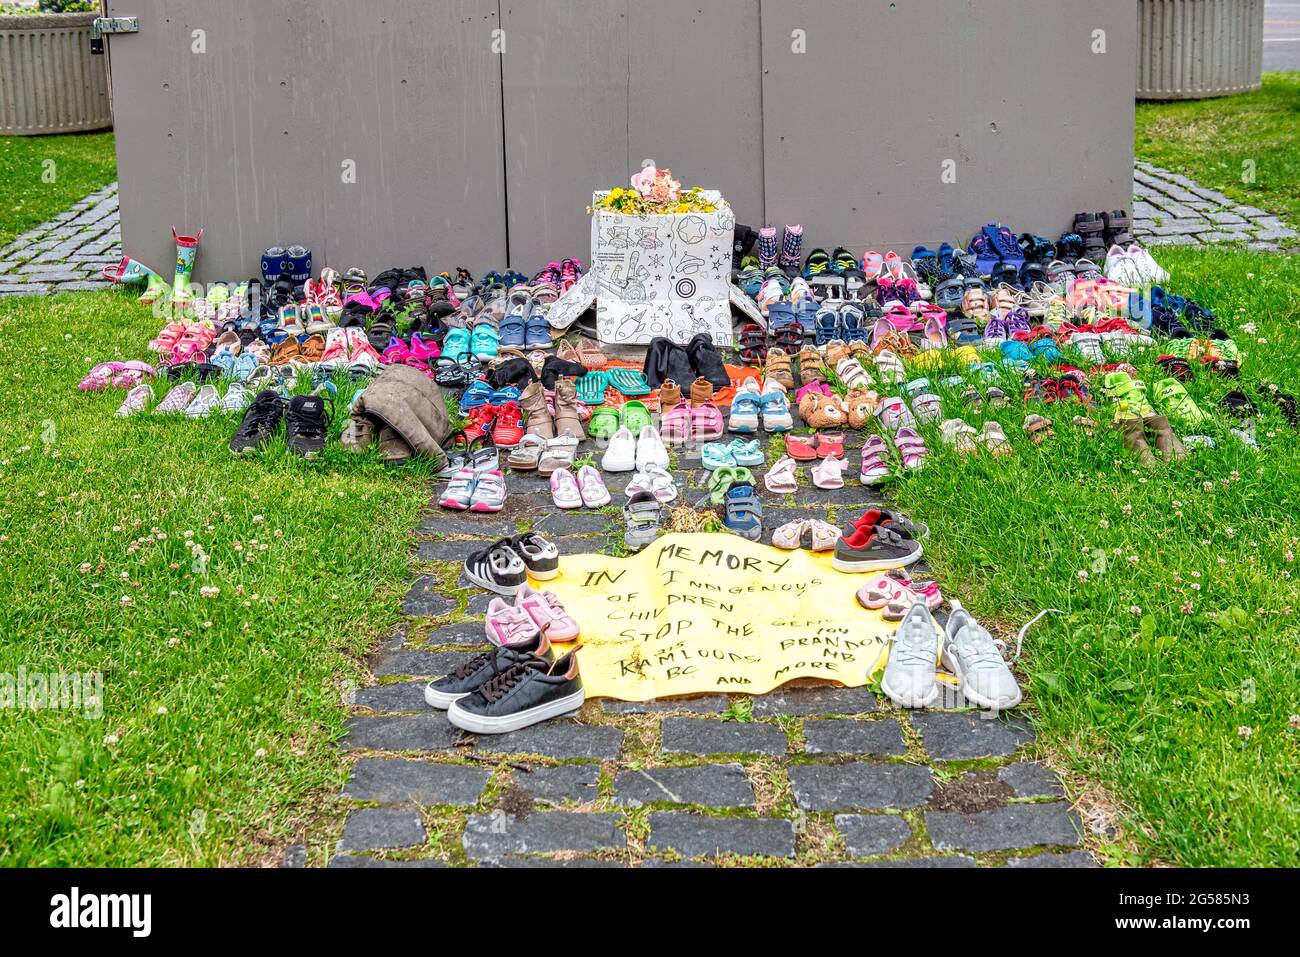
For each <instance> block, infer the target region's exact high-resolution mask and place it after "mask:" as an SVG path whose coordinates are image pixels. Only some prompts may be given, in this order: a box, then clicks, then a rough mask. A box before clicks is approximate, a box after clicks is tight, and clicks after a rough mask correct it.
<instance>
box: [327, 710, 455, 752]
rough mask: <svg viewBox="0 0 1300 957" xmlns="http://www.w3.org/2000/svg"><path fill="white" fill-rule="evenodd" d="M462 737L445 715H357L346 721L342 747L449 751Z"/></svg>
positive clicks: (374, 749)
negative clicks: (346, 730)
mask: <svg viewBox="0 0 1300 957" xmlns="http://www.w3.org/2000/svg"><path fill="white" fill-rule="evenodd" d="M460 740H461V732H460V729H459V728H457V727H453V726H452V724H451V722H449V721H448V720H447V717H446V715H444V714H442V713H441V712H438V713H436V714H418V715H400V716H393V717H387V716H381V715H358V716H357V717H355V718H351V719H350V720H349V721H348V732H347V734H346V735H345V736H344V738H343V741H342V742H341V746H342V747H344V748H346V749H348V750H369V751H449V750H451V749H452V748H454V747H456V745H457V743H458V742H459V741H460Z"/></svg>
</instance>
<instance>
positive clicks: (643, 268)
mask: <svg viewBox="0 0 1300 957" xmlns="http://www.w3.org/2000/svg"><path fill="white" fill-rule="evenodd" d="M606 195H607V193H606V192H598V193H596V194H595V196H594V197H593V199H592V209H593V212H592V216H591V270H590V273H589V275H590V276H591V277H592V281H594V283H595V297H596V328H597V332H598V334H599V336H600V341H601V342H609V343H633V344H635V343H646V342H649V341H650V340H651V339H653V338H655V337H656V336H666V337H667V338H669V339H671V340H672V341H673V342H677V343H683V344H684V343H686V342H689V341H690V340H691V338H692V337H694V336H695V335H696V334H698V333H701V332H707V333H709V334H710V335H711V336H712V337H713V342H714V344H715V345H718V346H728V345H731V342H732V336H731V288H730V287H731V246H732V236H733V233H734V232H735V228H736V215H735V213H733V212H732V211H731V207H730V206H728V205H726V200H724V199H723V198H722V195H721V194H720V193H718V192H715V191H711V190H706V191H704V195H705V196H706V197H708V198H709V199H710V200H712V201H713V202H714V203H715V204H716V205H717V206H718V209H717V211H716V212H712V213H669V214H665V215H659V216H627V215H624V214H622V213H615V212H611V211H608V210H602V209H600V208H599V205H598V204H599V203H600V201H601V200H602V199H603V198H604V197H605V196H606Z"/></svg>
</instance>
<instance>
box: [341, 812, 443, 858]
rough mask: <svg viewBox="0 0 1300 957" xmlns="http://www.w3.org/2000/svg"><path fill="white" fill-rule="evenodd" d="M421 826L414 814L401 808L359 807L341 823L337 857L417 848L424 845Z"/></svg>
mask: <svg viewBox="0 0 1300 957" xmlns="http://www.w3.org/2000/svg"><path fill="white" fill-rule="evenodd" d="M425 837H426V835H425V832H424V825H423V824H422V823H421V822H420V815H419V813H418V812H417V811H414V810H410V809H405V808H389V807H363V808H360V809H358V810H356V811H353V812H352V813H350V814H349V815H348V817H347V820H346V821H344V822H343V838H342V839H341V840H340V841H339V844H338V850H339V852H340V853H347V852H350V851H376V850H380V849H382V848H398V847H419V846H420V845H421V844H423V843H424V841H425Z"/></svg>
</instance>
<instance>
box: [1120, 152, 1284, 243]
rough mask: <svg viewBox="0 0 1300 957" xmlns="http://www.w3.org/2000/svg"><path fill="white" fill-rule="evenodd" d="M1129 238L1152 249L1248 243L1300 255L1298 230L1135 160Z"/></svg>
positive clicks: (1272, 216) (1184, 178)
mask: <svg viewBox="0 0 1300 957" xmlns="http://www.w3.org/2000/svg"><path fill="white" fill-rule="evenodd" d="M1129 212H1130V213H1131V214H1132V216H1133V234H1134V236H1136V237H1137V239H1138V240H1140V241H1141V242H1143V243H1146V244H1148V245H1151V246H1157V245H1164V246H1195V245H1201V244H1204V243H1237V242H1243V243H1246V244H1247V245H1248V246H1249V248H1251V249H1262V250H1267V251H1269V252H1289V253H1300V248H1295V247H1300V239H1297V236H1298V235H1300V234H1297V233H1296V231H1295V230H1294V229H1292V228H1290V227H1289V226H1287V225H1286V223H1284V222H1282V220H1280V219H1279V218H1278V217H1276V216H1274V215H1273V214H1272V213H1267V212H1265V211H1264V210H1262V209H1257V208H1256V207H1254V206H1246V205H1242V204H1239V203H1237V202H1235V201H1234V200H1231V199H1229V198H1228V197H1227V196H1225V195H1224V194H1223V193H1220V192H1219V191H1218V190H1213V189H1206V188H1205V187H1204V186H1201V185H1200V184H1198V183H1197V182H1196V181H1195V180H1191V179H1188V178H1187V177H1186V176H1180V175H1179V174H1178V173H1171V172H1169V170H1167V169H1161V168H1160V167H1158V166H1152V165H1151V164H1150V163H1143V162H1141V161H1139V162H1138V163H1137V166H1136V168H1135V169H1134V171H1133V208H1132V209H1131V210H1130V211H1129Z"/></svg>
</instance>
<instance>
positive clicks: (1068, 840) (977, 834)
mask: <svg viewBox="0 0 1300 957" xmlns="http://www.w3.org/2000/svg"><path fill="white" fill-rule="evenodd" d="M925 827H926V830H927V831H929V833H930V840H931V842H932V843H933V844H934V846H935V847H937V848H939V849H940V850H944V851H974V852H976V853H979V852H982V851H1006V850H1011V849H1012V848H1017V847H1034V846H1036V845H1068V846H1073V845H1076V844H1078V843H1079V840H1080V835H1081V834H1082V832H1083V829H1082V826H1081V825H1080V824H1079V819H1078V817H1077V815H1075V813H1074V812H1073V811H1071V810H1070V805H1068V804H1066V803H1065V802H1064V801H1058V802H1055V803H1053V804H1009V805H1007V806H1006V807H999V808H994V809H993V810H991V811H978V812H976V813H974V814H962V813H960V812H957V811H927V812H925Z"/></svg>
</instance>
